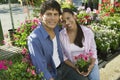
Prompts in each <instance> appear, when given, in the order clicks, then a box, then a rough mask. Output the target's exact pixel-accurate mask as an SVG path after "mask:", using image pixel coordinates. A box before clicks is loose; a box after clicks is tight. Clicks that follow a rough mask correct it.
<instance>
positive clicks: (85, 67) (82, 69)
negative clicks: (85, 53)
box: [78, 63, 90, 72]
mask: <svg viewBox="0 0 120 80" xmlns="http://www.w3.org/2000/svg"><path fill="white" fill-rule="evenodd" d="M89 65H90V63H88V64H87V65H85V66H84V67H81V66H78V69H79V71H80V72H88V68H89Z"/></svg>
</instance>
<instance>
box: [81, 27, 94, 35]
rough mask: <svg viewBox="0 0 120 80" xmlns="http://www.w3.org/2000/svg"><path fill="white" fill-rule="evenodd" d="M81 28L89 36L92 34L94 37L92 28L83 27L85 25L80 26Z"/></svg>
mask: <svg viewBox="0 0 120 80" xmlns="http://www.w3.org/2000/svg"><path fill="white" fill-rule="evenodd" d="M80 26H81V28H82V30H83V32H84V33H86V34H87V35H90V34H91V35H94V33H93V31H92V29H91V28H90V27H88V26H83V25H80Z"/></svg>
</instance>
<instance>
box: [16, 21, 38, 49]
mask: <svg viewBox="0 0 120 80" xmlns="http://www.w3.org/2000/svg"><path fill="white" fill-rule="evenodd" d="M38 23H39V20H38V19H34V20H26V21H25V22H23V23H21V24H20V27H18V29H17V30H16V33H15V34H14V41H15V45H16V46H18V47H26V41H27V36H28V35H29V34H30V33H31V32H32V31H33V30H34V29H35V28H36V27H37V25H38Z"/></svg>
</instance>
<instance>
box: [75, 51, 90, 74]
mask: <svg viewBox="0 0 120 80" xmlns="http://www.w3.org/2000/svg"><path fill="white" fill-rule="evenodd" d="M74 58H75V60H76V63H75V66H76V67H77V68H78V69H79V71H80V72H82V71H84V72H87V71H88V67H89V65H90V63H91V58H92V53H91V52H90V53H88V54H80V55H78V56H75V57H74Z"/></svg>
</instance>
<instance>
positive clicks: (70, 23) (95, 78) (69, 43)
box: [60, 8, 100, 80]
mask: <svg viewBox="0 0 120 80" xmlns="http://www.w3.org/2000/svg"><path fill="white" fill-rule="evenodd" d="M62 20H63V21H62V22H63V25H64V27H63V29H62V30H61V32H60V40H61V43H62V48H63V50H64V54H65V59H69V60H70V61H71V62H72V63H73V64H71V63H69V61H67V60H66V61H65V63H66V64H68V65H69V66H71V67H73V68H75V69H76V67H75V66H74V59H73V57H74V56H73V55H75V54H79V53H80V52H82V53H89V52H90V51H91V52H92V53H93V55H92V60H91V64H90V66H89V68H88V72H79V71H78V69H76V70H77V71H78V72H79V73H80V74H82V75H84V76H88V78H89V79H90V80H100V78H99V68H98V60H97V50H96V44H95V40H94V33H93V32H92V30H91V29H90V28H87V27H85V26H80V25H79V24H78V22H77V21H76V16H75V15H74V13H73V12H72V11H71V10H70V9H68V8H64V9H63V13H62Z"/></svg>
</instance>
